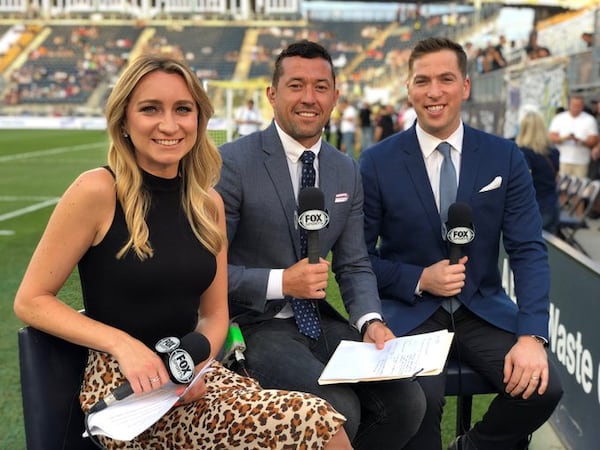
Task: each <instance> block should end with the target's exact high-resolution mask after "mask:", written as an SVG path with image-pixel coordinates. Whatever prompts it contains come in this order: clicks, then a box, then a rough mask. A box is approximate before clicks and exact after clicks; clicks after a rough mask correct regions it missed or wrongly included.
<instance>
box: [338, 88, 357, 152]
mask: <svg viewBox="0 0 600 450" xmlns="http://www.w3.org/2000/svg"><path fill="white" fill-rule="evenodd" d="M340 111H341V112H342V117H341V120H340V131H341V133H342V144H341V146H340V150H341V151H342V152H344V153H346V155H348V156H349V157H350V158H354V143H355V140H354V137H355V135H356V122H357V116H358V112H357V110H356V108H355V107H354V106H352V105H351V104H350V103H349V102H348V100H347V99H342V100H341V101H340Z"/></svg>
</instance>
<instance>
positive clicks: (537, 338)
mask: <svg viewBox="0 0 600 450" xmlns="http://www.w3.org/2000/svg"><path fill="white" fill-rule="evenodd" d="M529 336H530V337H532V338H533V339H535V341H536V342H537V343H538V344H542V345H543V346H544V347H546V346H547V345H548V340H547V339H546V338H544V337H542V336H538V335H537V334H530V335H529Z"/></svg>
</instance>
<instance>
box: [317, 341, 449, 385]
mask: <svg viewBox="0 0 600 450" xmlns="http://www.w3.org/2000/svg"><path fill="white" fill-rule="evenodd" d="M453 337H454V333H451V332H449V331H448V330H440V331H434V332H432V333H424V334H417V335H414V336H402V337H399V338H395V339H392V340H389V341H387V342H386V343H385V347H384V348H383V349H382V350H377V348H376V347H375V344H371V343H367V342H356V341H341V342H340V344H339V345H338V347H337V349H336V350H335V352H334V353H333V355H332V356H331V358H330V360H329V362H328V363H327V365H326V366H325V369H324V370H323V373H322V374H321V376H320V378H319V384H334V383H356V382H359V381H380V380H394V379H400V378H411V377H415V376H424V375H437V374H439V373H441V372H442V370H443V369H444V366H445V365H446V359H447V358H448V352H449V351H450V345H451V344H452V338H453Z"/></svg>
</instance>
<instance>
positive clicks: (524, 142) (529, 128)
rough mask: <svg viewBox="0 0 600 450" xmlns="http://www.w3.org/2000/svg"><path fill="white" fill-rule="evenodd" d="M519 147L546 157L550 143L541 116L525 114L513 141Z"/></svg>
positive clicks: (534, 112) (529, 112)
mask: <svg viewBox="0 0 600 450" xmlns="http://www.w3.org/2000/svg"><path fill="white" fill-rule="evenodd" d="M515 142H516V144H517V145H518V146H519V147H528V148H530V149H532V150H533V151H534V152H535V153H539V154H540V155H548V154H549V153H550V149H551V148H552V142H551V141H550V137H549V136H548V129H547V127H546V124H545V123H544V118H543V117H542V115H541V114H540V113H538V112H536V111H528V112H527V113H525V115H524V116H523V118H522V119H521V123H520V124H519V133H518V135H517V138H516V140H515Z"/></svg>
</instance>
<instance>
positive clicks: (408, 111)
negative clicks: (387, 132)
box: [397, 100, 417, 130]
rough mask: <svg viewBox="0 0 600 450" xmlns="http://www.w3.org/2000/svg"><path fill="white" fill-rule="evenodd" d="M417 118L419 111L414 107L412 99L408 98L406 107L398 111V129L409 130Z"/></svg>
mask: <svg viewBox="0 0 600 450" xmlns="http://www.w3.org/2000/svg"><path fill="white" fill-rule="evenodd" d="M415 120H417V113H416V111H415V108H413V105H412V103H411V102H410V100H407V101H406V103H405V104H404V108H403V109H402V111H400V112H399V113H398V127H397V129H398V130H408V129H409V128H410V127H412V126H413V125H414V123H415Z"/></svg>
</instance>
